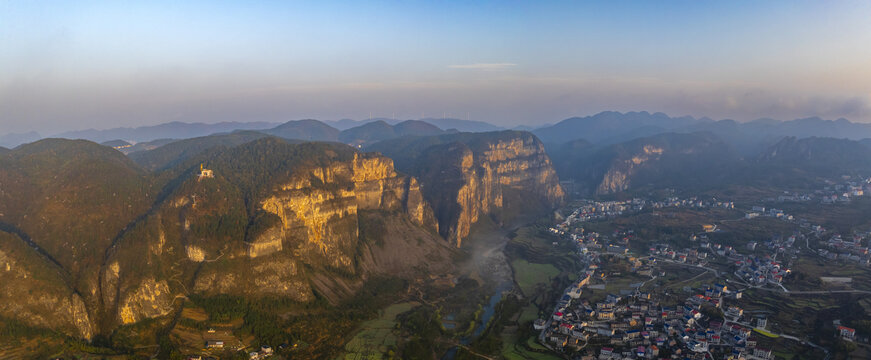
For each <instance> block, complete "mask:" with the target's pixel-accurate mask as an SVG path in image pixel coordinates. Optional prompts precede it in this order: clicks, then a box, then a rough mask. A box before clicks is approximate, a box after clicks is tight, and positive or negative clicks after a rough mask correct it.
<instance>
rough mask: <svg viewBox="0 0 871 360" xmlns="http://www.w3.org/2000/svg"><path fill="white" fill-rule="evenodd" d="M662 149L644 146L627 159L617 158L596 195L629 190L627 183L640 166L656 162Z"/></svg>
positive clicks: (597, 189)
mask: <svg viewBox="0 0 871 360" xmlns="http://www.w3.org/2000/svg"><path fill="white" fill-rule="evenodd" d="M662 152H663V149H662V148H661V147H658V146H655V145H644V146H642V147H641V149H640V151H638V152H637V153H635V154H632V155H631V156H629V157H628V158H627V159H622V158H618V159H615V160H614V163H613V164H612V165H611V167H610V168H609V169H608V171H607V172H606V173H605V176H604V177H603V178H602V182H601V183H600V184H599V186H598V187H597V188H596V194H610V193H615V192H620V191H625V190H628V189H629V185H630V184H629V181H630V179H631V178H632V175H633V174H634V173H635V171H636V169H638V168H639V167H640V165H642V164H644V163H646V162H649V161H656V160H659V158H660V157H661V156H662Z"/></svg>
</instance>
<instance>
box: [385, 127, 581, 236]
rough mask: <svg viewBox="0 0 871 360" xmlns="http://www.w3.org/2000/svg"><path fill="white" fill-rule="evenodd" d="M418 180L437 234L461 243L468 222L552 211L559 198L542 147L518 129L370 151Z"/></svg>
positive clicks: (390, 144) (559, 190) (556, 182)
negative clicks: (386, 157) (389, 159)
mask: <svg viewBox="0 0 871 360" xmlns="http://www.w3.org/2000/svg"><path fill="white" fill-rule="evenodd" d="M374 149H375V150H379V151H382V152H384V153H385V154H388V155H390V156H394V157H396V158H397V159H398V160H397V161H401V162H402V164H404V167H405V169H403V170H404V171H408V172H411V173H412V174H414V175H416V176H417V177H419V178H420V179H421V181H422V182H423V188H424V189H423V193H424V196H425V198H426V199H427V200H428V201H429V202H430V203H432V204H433V208H434V211H435V212H436V218H437V219H438V222H439V233H440V234H441V235H442V236H444V237H445V238H447V239H449V240H450V241H451V242H453V243H454V244H455V245H456V246H461V245H462V240H463V238H465V237H467V236H468V235H469V231H470V228H471V226H472V224H474V223H476V222H477V221H478V219H479V217H480V216H484V215H490V216H495V217H497V218H498V219H499V220H500V221H511V220H512V219H514V218H516V217H518V216H520V213H522V212H524V210H530V212H535V210H537V209H538V208H541V207H544V208H552V207H554V206H556V205H557V204H559V203H560V202H561V201H562V200H563V197H564V193H563V190H562V188H561V187H560V186H559V180H558V178H557V175H556V172H555V171H554V169H553V167H552V165H551V162H550V158H549V157H548V156H547V154H546V153H545V150H544V146H543V145H542V143H541V142H540V141H539V140H538V139H537V138H536V137H535V136H534V135H532V134H530V133H528V132H519V131H503V132H494V133H474V134H472V133H463V134H454V135H443V136H438V137H431V138H426V139H414V140H413V141H412V142H407V143H403V142H402V141H393V142H385V143H382V144H378V146H375V147H374Z"/></svg>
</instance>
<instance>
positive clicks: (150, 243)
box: [103, 140, 448, 327]
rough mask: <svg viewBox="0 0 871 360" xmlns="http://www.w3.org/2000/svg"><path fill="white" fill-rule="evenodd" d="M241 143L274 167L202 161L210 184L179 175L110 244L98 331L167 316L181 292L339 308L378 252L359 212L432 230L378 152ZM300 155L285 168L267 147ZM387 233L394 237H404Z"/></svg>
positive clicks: (427, 211)
mask: <svg viewBox="0 0 871 360" xmlns="http://www.w3.org/2000/svg"><path fill="white" fill-rule="evenodd" d="M248 146H250V147H251V148H250V149H247V150H246V149H242V150H238V151H243V150H245V151H261V150H267V151H270V152H274V153H273V154H271V155H270V157H269V158H267V159H265V160H262V161H263V162H266V163H268V162H269V160H270V159H272V158H275V159H281V160H282V161H281V162H276V164H277V166H276V167H275V168H272V169H266V170H264V169H259V168H254V169H246V168H242V169H238V168H235V169H234V168H233V166H242V165H244V164H242V165H237V163H236V162H234V161H235V159H238V158H243V156H242V155H238V154H233V155H232V156H227V159H229V160H225V159H224V158H222V157H220V156H216V157H215V158H214V159H212V160H210V162H208V163H206V167H208V168H210V170H213V177H211V178H202V179H200V178H199V177H197V176H196V174H192V175H188V178H187V180H185V181H184V182H183V183H182V184H181V185H180V186H179V187H178V188H177V189H176V190H175V191H174V192H173V193H172V194H171V195H170V196H168V197H167V199H166V200H165V201H164V203H163V204H162V205H161V206H160V208H159V210H158V211H157V212H156V213H155V214H154V215H153V216H151V217H149V218H148V219H146V220H143V221H142V222H141V223H140V225H139V226H138V227H136V228H135V229H133V230H131V232H130V233H129V235H128V236H127V237H125V239H123V240H122V241H121V242H119V244H118V245H117V246H116V251H113V253H112V256H111V257H110V259H109V261H108V263H107V264H108V265H107V266H106V269H105V271H104V274H103V293H104V304H105V306H106V308H107V311H109V312H110V313H111V315H108V316H109V317H111V318H113V319H114V320H113V321H112V324H107V325H105V326H107V327H112V326H115V325H114V324H127V323H131V322H136V321H139V320H141V319H145V318H154V317H161V316H164V315H166V314H167V313H168V312H169V311H171V309H172V307H173V301H174V300H175V299H176V298H180V297H184V296H187V295H190V294H200V295H204V296H212V295H217V294H230V295H241V296H270V295H278V296H282V297H287V298H291V299H294V300H296V301H300V302H306V301H311V300H313V299H314V298H315V293H319V294H320V295H322V296H324V297H326V298H327V299H329V300H331V301H333V300H335V301H337V300H339V298H340V297H343V296H348V295H350V294H353V292H354V290H355V289H356V286H358V285H359V284H360V283H361V282H360V279H361V278H363V277H365V276H366V274H368V273H373V272H377V271H378V269H377V268H378V266H371V263H373V262H375V261H374V260H371V261H370V259H371V258H372V256H373V255H372V254H373V253H374V254H378V253H379V251H381V250H380V249H372V248H371V247H370V246H368V245H366V246H365V247H366V250H361V246H364V245H362V244H361V238H360V228H361V227H362V226H365V221H366V220H365V219H361V218H360V212H370V211H374V212H378V213H385V214H388V213H389V214H393V215H392V216H394V217H397V218H403V219H407V221H408V222H409V223H408V224H407V225H404V226H405V228H404V229H405V230H404V231H418V230H411V229H412V228H416V229H420V230H419V231H423V232H424V233H425V232H427V231H429V232H432V233H435V232H436V231H437V222H436V220H435V217H434V215H433V211H432V209H431V207H430V206H429V205H428V204H427V203H426V202H425V201H424V200H423V195H422V194H421V189H420V185H419V184H418V182H417V181H416V180H415V179H414V178H411V177H409V176H406V175H403V174H400V173H398V172H397V171H396V170H395V169H394V167H393V161H392V160H391V159H389V158H387V157H384V156H381V155H378V154H365V153H360V152H357V151H354V150H353V149H351V148H349V147H347V146H344V145H339V144H329V145H327V144H317V145H312V144H301V145H292V144H284V143H270V142H269V140H264V141H261V142H259V143H255V144H251V145H248ZM299 148H302V150H304V152H305V153H306V154H312V156H311V157H310V158H309V159H307V160H304V161H300V162H298V163H294V162H288V161H287V160H286V159H287V157H286V154H282V152H281V151H278V150H275V149H279V150H283V151H288V152H289V151H298V150H299ZM230 151H237V150H235V149H234V150H230ZM219 155H220V154H219ZM292 159H294V160H296V159H297V157H294V158H292ZM239 174H246V175H248V176H251V177H250V178H248V179H246V178H241V177H240V176H239ZM249 179H253V180H249ZM246 194H248V195H246ZM246 197H247V198H248V199H247V200H246ZM246 207H247V210H246ZM426 229H429V230H426ZM396 234H397V236H398V237H397V238H396V239H395V240H397V241H399V242H404V241H407V239H403V238H402V237H401V236H402V235H401V231H400V230H397V233H396ZM143 240H144V241H143ZM414 244H417V243H414ZM419 252H420V253H421V254H427V251H426V250H421V251H419ZM360 254H365V255H366V257H364V258H360ZM444 257H445V258H446V259H447V258H448V256H444ZM379 259H380V258H379ZM413 259H416V261H420V260H421V259H420V257H413ZM414 265H416V264H408V266H407V267H406V269H412V268H413V266H414ZM394 268H396V269H400V268H401V267H399V266H395V267H394ZM333 273H336V274H341V275H342V278H341V279H339V278H338V277H336V276H334V275H330V274H333Z"/></svg>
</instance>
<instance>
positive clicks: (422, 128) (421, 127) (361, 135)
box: [339, 120, 444, 146]
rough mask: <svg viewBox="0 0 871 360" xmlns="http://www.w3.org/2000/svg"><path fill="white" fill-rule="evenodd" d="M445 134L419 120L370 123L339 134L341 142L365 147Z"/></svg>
mask: <svg viewBox="0 0 871 360" xmlns="http://www.w3.org/2000/svg"><path fill="white" fill-rule="evenodd" d="M441 133H444V131H442V130H441V129H439V128H438V127H436V126H434V125H432V124H429V123H426V122H423V121H419V120H406V121H403V122H400V123H397V124H396V125H390V124H388V123H386V122H384V121H380V120H379V121H375V122H370V123H367V124H364V125H361V126H357V127H354V128H350V129H347V130H344V131H342V133H341V134H339V141H341V142H343V143H345V144H350V145H353V146H358V145H359V146H365V145H368V144H373V143H376V142H379V141H382V140H388V139H394V138H397V137H401V136H429V135H437V134H441Z"/></svg>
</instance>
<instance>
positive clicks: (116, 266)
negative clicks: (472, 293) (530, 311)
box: [0, 112, 871, 342]
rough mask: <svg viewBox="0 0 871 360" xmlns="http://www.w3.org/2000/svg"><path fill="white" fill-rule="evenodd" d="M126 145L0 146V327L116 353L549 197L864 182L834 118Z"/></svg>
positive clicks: (305, 133) (446, 239)
mask: <svg viewBox="0 0 871 360" xmlns="http://www.w3.org/2000/svg"><path fill="white" fill-rule="evenodd" d="M451 121H452V122H451V123H450V124H451V125H455V127H456V125H465V126H466V127H465V128H466V129H473V128H474V129H487V127H485V126H484V125H481V124H480V123H468V122H464V121H463V120H456V119H454V120H451ZM343 124H344V125H350V124H349V123H348V122H345V123H343ZM441 124H443V125H444V124H445V123H444V122H441ZM257 127H262V128H259V129H250V128H257ZM460 127H463V126H460ZM213 130H220V131H217V132H216V133H212V134H208V135H201V136H192V137H188V138H181V139H167V138H166V137H171V136H179V137H183V136H186V135H191V134H202V133H204V132H209V131H213ZM75 134H77V135H86V136H92V137H94V139H102V138H103V137H105V136H116V135H123V134H128V135H130V136H133V135H136V130H135V129H113V130H106V131H105V132H102V131H93V132H87V131H86V132H78V133H75ZM810 135H831V137H820V136H810ZM136 136H138V137H137V139H142V141H141V142H137V143H136V144H132V142H135V141H136V140H133V141H131V142H128V141H123V140H122V139H112V140H108V141H103V142H102V145H101V144H98V143H95V142H93V141H89V140H68V139H43V140H39V141H36V142H31V143H28V144H25V145H20V146H17V147H14V148H13V149H7V148H3V147H0V239H2V241H0V261H2V263H4V265H5V266H6V268H7V271H5V272H0V280H2V281H3V284H4V286H5V289H6V291H5V292H4V291H0V300H2V301H0V319H12V320H14V321H17V322H21V323H22V324H25V325H26V326H28V327H33V328H37V329H52V330H54V331H56V332H57V333H58V334H63V336H67V337H72V338H78V339H86V340H91V339H94V338H100V339H105V338H110V339H112V340H111V341H110V342H117V341H121V340H118V339H120V338H124V337H137V336H153V333H149V332H147V331H143V332H141V333H139V332H137V331H139V330H135V331H134V329H137V327H136V326H137V325H138V324H142V323H146V324H148V323H149V322H148V321H150V320H152V319H171V318H172V316H173V314H174V313H175V312H177V311H180V309H179V308H178V307H177V306H176V299H179V298H185V297H220V296H230V297H238V298H245V299H263V298H268V297H270V296H280V297H282V298H284V299H290V301H293V302H295V303H299V304H307V305H305V306H311V307H320V306H336V305H337V304H341V303H343V302H344V301H353V300H352V299H354V298H355V296H357V294H358V293H359V292H360V291H363V289H364V283H365V282H366V281H367V279H370V278H372V277H378V276H393V277H395V278H400V279H404V280H406V281H410V282H414V281H422V279H430V280H431V279H433V278H437V277H439V276H448V275H449V274H453V273H454V272H455V271H456V270H457V268H456V267H457V266H458V265H457V262H455V261H454V259H456V258H457V257H460V256H461V255H460V252H461V249H464V246H466V243H465V240H466V239H468V238H469V237H470V235H471V234H472V233H473V229H474V227H475V226H476V224H479V223H490V224H494V225H492V226H500V227H505V228H511V227H512V226H513V224H522V223H525V222H529V221H533V220H535V219H536V218H540V217H541V216H542V215H546V214H549V213H550V212H551V210H553V209H554V208H556V207H558V206H559V205H560V204H562V203H564V200H565V199H566V198H567V197H572V196H611V195H613V194H624V193H625V194H633V193H635V192H639V191H641V192H643V191H647V190H651V189H664V188H677V189H682V190H693V191H699V190H701V191H706V190H717V191H728V189H729V187H730V186H736V185H738V186H745V185H746V186H749V187H752V188H755V189H770V188H775V185H776V187H779V188H783V187H787V188H789V187H792V188H812V187H814V186H818V185H819V184H823V183H825V182H826V181H827V180H828V179H833V178H838V177H840V176H842V175H852V174H858V173H865V172H871V148H869V147H868V145H867V143H868V140H863V141H858V140H857V139H862V138H865V137H871V125H867V124H855V123H851V122H849V121H846V120H837V121H825V120H820V119H801V120H794V121H789V122H773V121H771V120H758V121H754V122H750V123H737V122H734V121H730V120H723V121H713V120H710V119H695V118H692V117H679V118H672V117H669V116H667V115H665V114H661V113H656V114H650V113H646V112H637V113H626V114H622V113H616V112H606V113H601V114H597V115H595V116H590V117H584V118H571V119H566V120H564V121H562V122H560V123H557V124H555V125H552V126H548V127H544V128H540V129H536V130H534V131H532V132H529V131H516V130H500V131H486V132H462V131H459V130H457V129H443V128H441V127H439V126H436V125H435V124H432V123H430V122H428V121H421V120H407V121H401V122H393V121H391V122H388V121H385V120H375V121H368V122H364V123H362V124H356V126H353V127H349V128H345V129H343V130H339V129H338V128H336V127H333V126H331V125H329V124H327V123H325V122H321V121H318V120H311V119H309V120H296V121H289V122H286V123H283V124H278V125H275V124H267V123H222V124H215V125H213V126H212V125H205V124H180V123H170V124H163V125H159V126H155V127H147V128H145V130H142V133H141V134H139V135H136ZM151 137H157V139H156V140H153V139H152V140H147V139H150V138H151ZM201 166H202V168H201ZM458 249H460V250H458ZM242 272H250V273H251V274H253V276H250V277H249V276H240V275H239V274H241V273H242ZM28 279H29V280H28ZM20 294H27V295H26V297H27V298H26V301H25V303H26V304H25V305H17V304H20V302H16V301H13V299H17V298H18V297H20V296H21V295H20ZM10 304H13V305H10ZM150 331H154V330H153V329H152V330H150ZM148 334H151V335H148ZM137 341H149V340H141V339H140V340H137Z"/></svg>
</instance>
